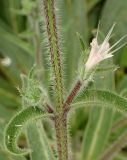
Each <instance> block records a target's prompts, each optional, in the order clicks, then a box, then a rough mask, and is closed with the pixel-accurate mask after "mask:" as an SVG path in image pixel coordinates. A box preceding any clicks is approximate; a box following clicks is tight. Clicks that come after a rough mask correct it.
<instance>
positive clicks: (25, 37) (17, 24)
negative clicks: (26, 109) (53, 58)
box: [0, 0, 127, 160]
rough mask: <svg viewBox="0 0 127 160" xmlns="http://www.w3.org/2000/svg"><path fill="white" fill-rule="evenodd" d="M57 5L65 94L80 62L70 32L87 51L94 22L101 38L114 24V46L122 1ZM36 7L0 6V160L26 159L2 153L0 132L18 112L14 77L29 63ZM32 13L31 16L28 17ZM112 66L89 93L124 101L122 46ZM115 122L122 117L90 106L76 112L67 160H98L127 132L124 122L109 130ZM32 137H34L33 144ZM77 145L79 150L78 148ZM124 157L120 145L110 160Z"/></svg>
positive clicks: (122, 26) (122, 25)
mask: <svg viewBox="0 0 127 160" xmlns="http://www.w3.org/2000/svg"><path fill="white" fill-rule="evenodd" d="M30 2H33V3H30ZM59 5H60V10H61V11H60V12H61V16H60V19H61V23H62V32H63V35H62V36H63V38H64V47H65V57H66V58H65V59H66V60H65V68H66V70H65V77H66V79H65V80H66V89H67V90H69V89H70V88H71V87H72V85H71V84H72V81H73V79H74V78H75V75H76V68H77V65H78V59H79V57H80V45H79V42H78V39H77V37H76V32H79V33H80V34H81V35H82V37H83V39H84V41H85V43H86V47H89V45H88V44H89V43H90V41H91V38H92V37H93V36H94V34H95V33H96V28H97V26H98V22H99V20H100V31H101V33H100V36H101V35H102V37H103V35H104V34H105V33H107V31H108V30H109V28H110V27H111V26H112V24H113V23H114V22H116V23H117V24H116V27H115V30H114V36H113V38H112V39H111V43H113V42H116V41H117V40H118V39H119V38H120V37H122V36H123V35H125V34H127V17H126V13H127V1H126V0H120V1H118V0H64V1H63V2H61V3H60V4H59ZM37 6H39V5H38V0H36V1H32V0H31V1H30V0H24V1H23V0H1V1H0V160H11V159H13V160H25V159H26V157H16V156H12V155H10V154H9V153H7V152H6V150H5V149H4V147H3V134H4V132H3V131H4V127H5V124H7V122H8V121H9V120H10V118H11V117H12V115H14V114H15V113H16V112H17V111H18V110H20V108H21V97H20V95H19V92H18V90H17V88H18V87H21V80H20V74H21V73H23V74H27V73H28V71H29V70H30V68H31V67H32V65H33V63H34V59H35V58H34V57H35V54H34V53H35V47H36V46H35V45H34V39H33V37H34V36H35V34H38V33H37V32H38V31H37V30H36V28H34V27H33V26H32V24H34V23H36V22H37V23H38V25H40V28H41V23H40V20H39V19H40V18H36V15H37V16H38V8H37ZM33 8H34V12H35V15H31V14H30V13H31V10H32V9H33ZM40 17H41V16H40ZM41 19H43V17H41ZM41 32H42V30H40V33H39V34H38V36H40V37H39V38H40V39H41V41H42V42H43V38H42V37H41V36H42V33H41ZM41 53H43V50H41ZM7 57H9V59H10V60H11V64H10V65H9V66H8V65H6V64H5V63H4V61H5V60H6V58H7ZM41 58H42V62H43V68H42V73H43V75H45V76H44V78H43V81H44V83H45V84H46V85H47V87H48V81H49V79H48V74H47V72H48V71H47V70H46V69H45V68H46V67H45V66H46V65H47V64H46V62H45V60H44V56H43V54H42V57H41ZM113 61H114V64H115V65H118V66H119V67H120V68H118V69H117V70H116V71H114V70H113V69H111V70H110V71H109V70H108V71H107V70H106V71H103V72H101V73H98V74H97V76H96V78H95V82H96V83H95V88H99V89H106V90H113V91H114V90H115V91H116V92H118V93H119V94H123V96H125V97H126V96H127V93H126V88H127V75H126V73H127V47H126V46H125V47H124V48H123V49H121V50H120V51H119V52H118V53H117V54H116V55H115V56H114V59H113ZM110 66H111V68H112V66H113V63H112V62H110V63H107V62H106V63H105V64H104V67H107V68H108V67H109V68H110ZM43 75H42V76H43ZM120 118H124V117H122V115H121V114H119V113H115V112H114V111H111V110H106V109H100V108H96V106H94V107H92V108H91V107H87V108H86V109H80V110H77V111H76V112H75V113H74V114H73V118H72V119H71V121H70V126H71V127H70V134H71V141H72V148H73V153H74V154H73V157H74V158H73V159H74V160H77V159H78V157H80V156H81V155H82V156H83V158H82V160H83V159H85V160H99V159H100V158H99V157H100V156H101V155H102V154H103V152H104V151H105V150H106V149H107V148H109V146H110V145H111V144H112V143H113V142H115V141H117V139H118V138H119V137H121V135H122V134H123V133H124V132H126V130H127V129H126V127H127V125H126V124H127V123H124V124H123V126H122V127H121V128H118V129H115V131H114V130H113V129H112V128H113V126H114V123H116V121H117V120H118V119H120ZM124 119H125V118H124ZM126 122H127V121H126ZM45 124H47V122H44V127H45V126H47V125H45ZM45 129H46V132H47V135H48V138H49V139H50V141H52V137H53V135H52V131H51V130H50V127H45ZM112 130H113V131H112ZM35 137H36V135H35V136H34V137H33V139H34V138H35ZM19 144H20V145H21V146H24V145H26V141H25V138H24V135H22V137H21V141H20V142H19ZM34 145H35V144H34ZM36 145H37V144H36ZM81 146H83V147H82V149H81ZM81 152H82V153H81ZM126 157H127V146H126V144H125V143H124V145H122V147H121V149H120V151H119V152H118V153H117V154H116V156H115V158H113V160H125V159H126ZM33 160H34V159H33ZM37 160H40V159H37Z"/></svg>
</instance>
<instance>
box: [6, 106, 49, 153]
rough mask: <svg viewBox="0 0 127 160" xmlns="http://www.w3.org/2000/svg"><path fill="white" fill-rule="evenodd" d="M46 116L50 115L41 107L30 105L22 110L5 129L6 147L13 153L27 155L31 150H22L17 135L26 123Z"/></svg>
mask: <svg viewBox="0 0 127 160" xmlns="http://www.w3.org/2000/svg"><path fill="white" fill-rule="evenodd" d="M46 116H48V114H46V113H45V112H44V111H43V110H42V109H40V108H39V107H28V108H26V109H23V110H22V111H20V112H19V113H18V114H17V115H15V116H14V117H13V118H12V119H11V121H10V122H9V124H8V125H7V127H6V129H5V137H4V141H5V146H6V148H7V149H8V150H9V151H10V152H12V153H13V154H17V155H25V154H27V153H29V152H30V150H22V149H20V148H19V147H18V146H17V137H18V136H19V134H20V132H21V129H22V128H23V127H24V125H25V124H27V123H28V122H30V121H32V120H34V119H38V118H42V117H46Z"/></svg>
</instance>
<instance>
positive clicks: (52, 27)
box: [41, 0, 64, 112]
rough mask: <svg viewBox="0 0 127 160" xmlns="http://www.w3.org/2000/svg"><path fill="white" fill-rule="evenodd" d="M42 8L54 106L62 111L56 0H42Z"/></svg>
mask: <svg viewBox="0 0 127 160" xmlns="http://www.w3.org/2000/svg"><path fill="white" fill-rule="evenodd" d="M41 3H42V6H43V7H42V8H43V15H44V25H45V33H46V37H47V39H46V41H47V46H48V47H47V48H48V52H49V62H50V64H51V66H50V70H51V71H52V74H51V79H52V78H54V79H53V80H52V85H53V87H54V89H53V90H54V92H53V94H54V95H55V106H56V110H57V112H59V111H62V107H63V101H64V100H63V80H62V60H61V53H62V52H61V48H60V37H59V33H58V26H57V24H58V23H57V16H56V1H54V0H42V1H41Z"/></svg>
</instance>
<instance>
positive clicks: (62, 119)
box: [55, 114, 69, 160]
mask: <svg viewBox="0 0 127 160" xmlns="http://www.w3.org/2000/svg"><path fill="white" fill-rule="evenodd" d="M55 129H56V141H57V150H58V160H68V159H69V151H68V148H69V147H68V130H67V114H63V115H59V116H56V117H55Z"/></svg>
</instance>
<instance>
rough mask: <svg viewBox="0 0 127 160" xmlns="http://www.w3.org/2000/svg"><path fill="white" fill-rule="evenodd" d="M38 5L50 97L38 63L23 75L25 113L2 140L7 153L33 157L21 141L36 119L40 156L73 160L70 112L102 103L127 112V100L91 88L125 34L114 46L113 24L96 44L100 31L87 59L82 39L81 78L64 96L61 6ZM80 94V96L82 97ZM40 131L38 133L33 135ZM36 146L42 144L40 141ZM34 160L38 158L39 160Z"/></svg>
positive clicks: (49, 1)
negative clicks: (50, 135) (47, 124)
mask: <svg viewBox="0 0 127 160" xmlns="http://www.w3.org/2000/svg"><path fill="white" fill-rule="evenodd" d="M40 3H41V6H42V8H41V9H42V10H43V16H44V36H45V41H46V50H47V52H46V55H47V58H48V64H49V65H48V68H49V71H50V79H51V84H50V85H51V86H52V89H51V91H50V92H51V93H52V94H48V91H46V89H45V88H46V87H45V86H44V85H42V83H41V82H40V81H41V80H40V72H39V76H38V69H39V68H38V67H39V66H40V65H39V66H38V64H36V66H38V67H36V66H35V67H33V68H32V69H31V71H30V73H29V75H28V76H25V75H22V76H21V78H22V89H21V90H20V93H21V96H22V105H23V109H22V110H21V111H20V112H19V113H17V114H16V115H15V116H14V117H13V118H12V119H11V120H10V122H9V123H8V125H7V126H6V129H5V137H4V142H5V147H6V149H7V150H8V151H9V152H11V153H12V154H15V155H17V156H18V155H19V156H24V155H27V154H29V155H30V154H31V153H32V152H34V150H32V151H31V149H32V148H29V149H25V148H24V149H21V148H20V147H19V146H18V144H17V143H18V138H19V135H20V133H21V132H22V131H23V130H22V129H23V127H24V126H25V125H26V124H28V128H29V126H30V125H31V121H32V125H34V122H35V120H36V124H37V125H36V127H37V128H36V127H35V128H36V129H37V130H38V133H39V136H40V141H41V142H42V143H43V145H42V146H39V144H37V145H38V147H39V149H38V153H37V155H38V156H39V155H40V157H41V159H44V160H53V159H54V160H55V159H58V160H70V159H72V156H71V155H72V154H71V145H70V136H69V131H68V128H69V124H68V121H69V119H70V117H71V116H72V114H70V113H71V111H72V110H76V109H78V108H79V107H84V106H88V105H89V104H98V105H100V106H102V104H103V105H104V106H105V105H106V106H109V108H111V109H115V110H117V111H119V112H122V113H123V114H127V100H126V99H124V98H123V97H121V96H119V95H117V94H116V93H111V92H109V91H102V90H92V89H90V88H89V87H90V85H89V84H91V82H93V78H94V75H95V74H96V71H97V69H98V66H99V64H100V63H101V62H102V61H104V60H106V59H109V58H111V57H112V56H113V53H114V52H116V51H117V50H118V49H120V48H121V47H123V45H125V43H123V44H122V45H121V46H119V47H118V48H115V47H116V46H117V45H118V44H119V43H120V42H122V41H123V40H124V38H125V37H126V36H124V37H122V38H121V39H120V40H118V41H117V42H116V43H115V44H114V45H113V46H110V44H109V40H110V38H111V34H112V31H113V29H114V26H115V25H113V26H112V27H111V29H110V30H109V32H108V34H107V36H106V37H105V39H104V41H103V42H102V43H101V44H99V43H98V32H97V35H96V37H95V38H93V40H92V42H91V44H90V51H89V56H88V57H86V50H85V49H84V42H83V40H82V39H81V36H80V35H79V39H80V42H81V45H82V57H81V59H80V63H79V68H78V71H77V73H78V74H77V75H76V77H75V79H76V82H75V84H74V86H73V88H72V89H71V91H70V92H69V93H66V92H65V88H66V86H65V85H64V76H63V74H64V66H63V53H62V47H61V38H60V33H59V28H58V27H59V25H60V24H58V15H57V12H58V11H57V10H58V8H57V7H58V6H57V3H56V0H42V1H41V2H40ZM98 30H99V29H98ZM114 48H115V49H114ZM85 57H86V58H85ZM43 76H44V75H43ZM80 92H81V94H79V93H80ZM46 118H47V119H50V121H51V122H52V124H53V128H54V131H55V137H56V138H55V140H56V148H51V145H49V142H48V141H47V139H46V135H45V133H44V130H43V127H42V122H41V119H46ZM28 122H29V123H28ZM36 129H35V130H34V131H35V132H36ZM30 134H31V133H29V130H26V139H28V146H29V147H30V146H31V145H30V143H31V141H32V139H30V138H29V137H30ZM33 143H38V141H37V142H33ZM40 147H42V148H40ZM54 150H55V153H54ZM41 152H42V153H43V154H42V153H41ZM35 159H37V157H36V158H35ZM82 159H83V157H82Z"/></svg>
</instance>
